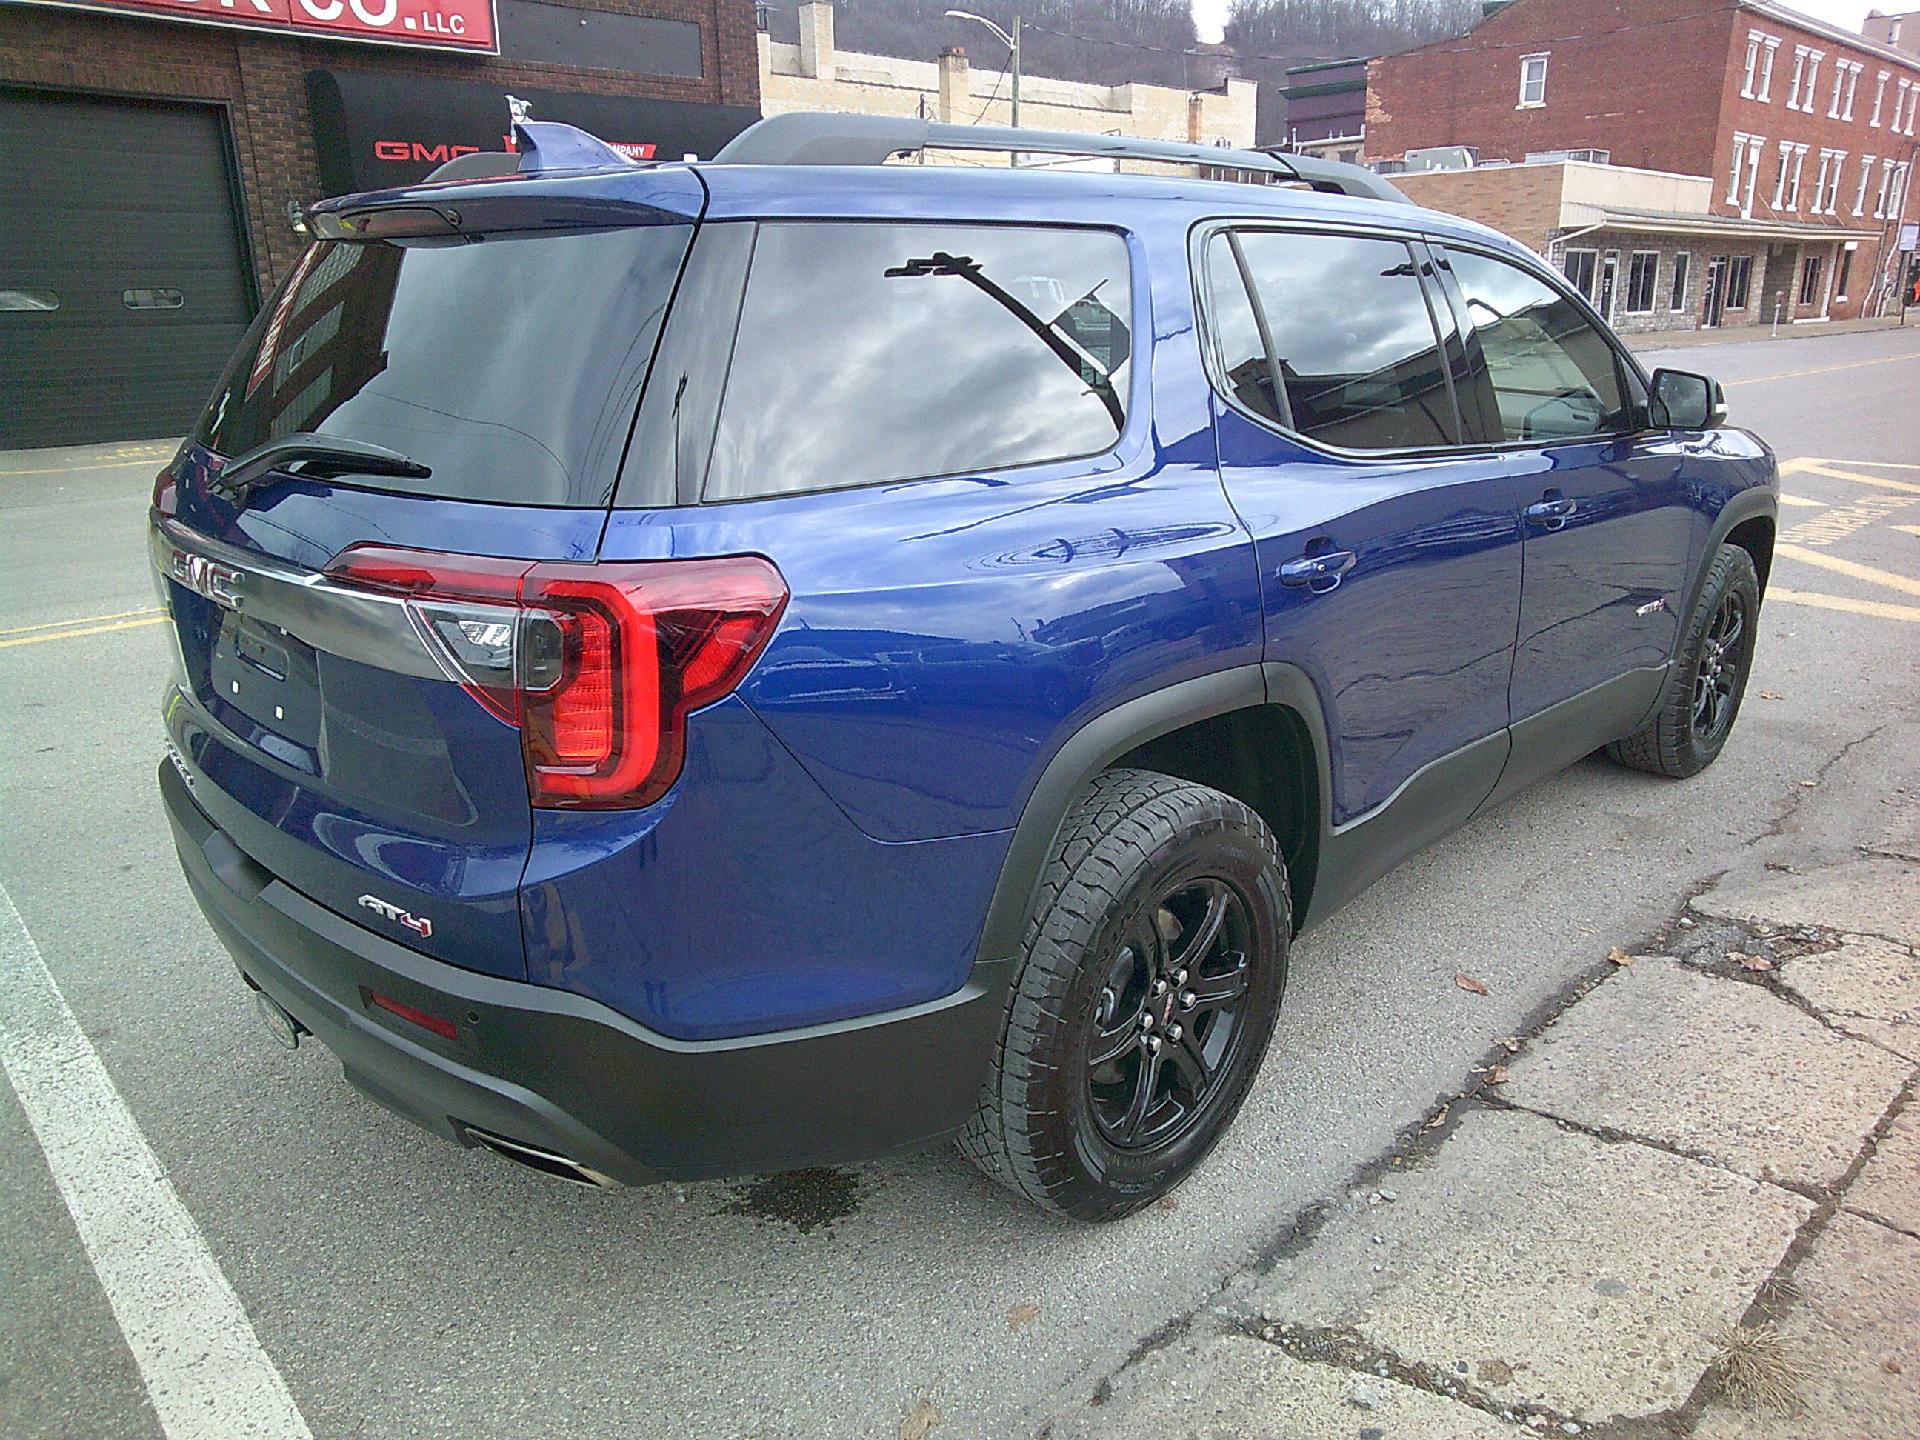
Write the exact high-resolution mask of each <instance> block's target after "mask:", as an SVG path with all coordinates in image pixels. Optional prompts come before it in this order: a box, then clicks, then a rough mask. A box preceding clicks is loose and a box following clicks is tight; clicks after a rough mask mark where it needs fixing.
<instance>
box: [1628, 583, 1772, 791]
mask: <svg viewBox="0 0 1920 1440" xmlns="http://www.w3.org/2000/svg"><path fill="white" fill-rule="evenodd" d="M1730 614H1731V615H1732V617H1733V623H1734V624H1735V625H1737V627H1738V629H1737V633H1735V634H1733V635H1732V636H1729V635H1728V634H1727V632H1726V629H1725V627H1726V625H1727V624H1728V617H1729V615H1730ZM1759 620H1760V580H1759V577H1758V576H1757V575H1756V574H1755V573H1754V569H1753V560H1752V557H1750V556H1749V555H1748V554H1747V552H1746V551H1744V550H1742V549H1741V548H1740V547H1739V546H1738V545H1722V546H1721V547H1720V549H1719V551H1718V552H1717V553H1716V554H1715V555H1714V557H1713V565H1712V567H1711V568H1710V569H1709V570H1708V571H1707V583H1706V584H1705V585H1704V586H1703V587H1701V591H1700V599H1699V601H1698V602H1697V603H1696V604H1695V605H1694V607H1693V614H1692V615H1691V616H1690V617H1688V621H1687V632H1686V639H1685V643H1684V644H1682V646H1681V647H1680V653H1679V655H1678V657H1677V658H1676V660H1675V662H1674V666H1673V671H1672V673H1671V674H1670V675H1669V676H1668V677H1667V687H1666V689H1665V691H1663V692H1662V694H1661V697H1660V705H1659V708H1658V709H1656V710H1655V711H1654V712H1653V717H1652V718H1651V719H1650V720H1648V721H1647V723H1646V724H1645V725H1643V726H1642V727H1641V728H1640V729H1639V730H1638V731H1636V732H1635V733H1633V734H1632V735H1629V736H1628V737H1627V738H1626V739H1624V740H1616V741H1614V742H1613V743H1612V744H1611V745H1609V746H1607V754H1608V755H1610V756H1611V757H1612V758H1613V759H1614V760H1616V761H1618V762H1619V763H1620V764H1622V765H1626V766H1630V767H1631V768H1633V769H1635V770H1645V771H1647V772H1648V773H1649V774H1653V775H1671V776H1673V777H1674V778H1675V779H1684V778H1685V777H1686V776H1688V775H1698V774H1699V773H1700V772H1701V771H1702V770H1704V769H1706V768H1707V766H1709V765H1711V764H1712V763H1713V762H1714V761H1715V760H1716V759H1717V758H1718V757H1719V754H1720V751H1721V750H1722V749H1723V748H1724V747H1725V746H1726V743H1727V737H1728V736H1729V735H1730V734H1732V733H1733V722H1734V720H1735V718H1736V717H1738V715H1739V713H1740V701H1741V699H1742V698H1743V697H1744V696H1745V695H1746V693H1747V676H1748V675H1749V674H1751V673H1752V671H1753V642H1754V638H1755V635H1756V632H1757V631H1758V629H1759Z"/></svg>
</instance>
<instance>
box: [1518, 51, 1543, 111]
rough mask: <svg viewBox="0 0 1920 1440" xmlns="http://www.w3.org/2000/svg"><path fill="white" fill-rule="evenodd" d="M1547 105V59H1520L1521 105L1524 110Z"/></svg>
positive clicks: (1525, 56) (1531, 56)
mask: <svg viewBox="0 0 1920 1440" xmlns="http://www.w3.org/2000/svg"><path fill="white" fill-rule="evenodd" d="M1546 103H1547V57H1546V56H1545V55H1544V54H1542V55H1522V56H1521V57H1520V105H1521V107H1522V108H1525V107H1530V106H1534V105H1544V104H1546Z"/></svg>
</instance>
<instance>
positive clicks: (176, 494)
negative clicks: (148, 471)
mask: <svg viewBox="0 0 1920 1440" xmlns="http://www.w3.org/2000/svg"><path fill="white" fill-rule="evenodd" d="M152 505H153V508H154V509H155V510H158V511H159V512H160V513H161V514H162V515H165V516H168V517H171V516H172V515H173V513H174V512H175V511H176V510H178V509H179V508H180V485H179V482H178V481H176V480H175V479H174V478H173V466H172V465H171V464H169V465H168V466H167V468H166V469H164V470H162V471H161V472H160V473H159V474H158V475H156V476H154V477H153V500H152Z"/></svg>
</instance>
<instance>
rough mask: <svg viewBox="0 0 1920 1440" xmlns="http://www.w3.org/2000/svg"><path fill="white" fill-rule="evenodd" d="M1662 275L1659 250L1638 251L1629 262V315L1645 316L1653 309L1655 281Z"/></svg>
mask: <svg viewBox="0 0 1920 1440" xmlns="http://www.w3.org/2000/svg"><path fill="white" fill-rule="evenodd" d="M1659 273H1660V252H1659V251H1658V250H1636V251H1634V252H1633V257H1632V259H1630V260H1629V261H1628V262H1627V313H1628V314H1629V315H1645V314H1647V313H1649V312H1650V311H1651V310H1652V309H1653V286H1654V280H1655V278H1656V277H1657V276H1658V275H1659Z"/></svg>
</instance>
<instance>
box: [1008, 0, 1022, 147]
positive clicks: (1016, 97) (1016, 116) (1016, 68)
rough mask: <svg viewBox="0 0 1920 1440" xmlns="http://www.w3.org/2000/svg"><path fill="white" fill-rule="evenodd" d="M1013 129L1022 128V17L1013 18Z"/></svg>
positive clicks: (1011, 42) (1011, 41)
mask: <svg viewBox="0 0 1920 1440" xmlns="http://www.w3.org/2000/svg"><path fill="white" fill-rule="evenodd" d="M1008 43H1009V44H1010V45H1011V46H1012V47H1013V128H1014V129H1016V130H1018V129H1019V128H1020V17H1019V16H1018V15H1016V16H1014V17H1013V38H1012V39H1011V40H1010V41H1009V42H1008Z"/></svg>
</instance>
